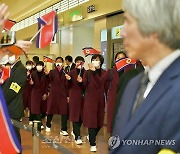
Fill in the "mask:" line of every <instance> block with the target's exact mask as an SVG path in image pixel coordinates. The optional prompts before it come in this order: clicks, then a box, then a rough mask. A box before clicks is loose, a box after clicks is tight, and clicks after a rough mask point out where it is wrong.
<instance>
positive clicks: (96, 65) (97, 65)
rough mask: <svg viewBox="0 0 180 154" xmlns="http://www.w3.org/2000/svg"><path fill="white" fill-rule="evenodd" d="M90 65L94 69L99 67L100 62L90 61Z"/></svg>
mask: <svg viewBox="0 0 180 154" xmlns="http://www.w3.org/2000/svg"><path fill="white" fill-rule="evenodd" d="M92 64H93V65H94V67H99V66H100V61H95V60H94V61H92Z"/></svg>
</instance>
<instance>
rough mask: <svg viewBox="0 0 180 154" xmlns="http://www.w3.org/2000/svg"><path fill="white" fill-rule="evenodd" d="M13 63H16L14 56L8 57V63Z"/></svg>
mask: <svg viewBox="0 0 180 154" xmlns="http://www.w3.org/2000/svg"><path fill="white" fill-rule="evenodd" d="M15 61H16V56H15V55H13V56H11V57H9V63H10V64H13V63H14V62H15Z"/></svg>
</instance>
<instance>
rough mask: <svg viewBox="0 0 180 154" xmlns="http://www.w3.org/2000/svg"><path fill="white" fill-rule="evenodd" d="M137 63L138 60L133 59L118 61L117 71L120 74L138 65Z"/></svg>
mask: <svg viewBox="0 0 180 154" xmlns="http://www.w3.org/2000/svg"><path fill="white" fill-rule="evenodd" d="M136 61H137V60H135V59H131V58H123V59H119V60H117V61H116V63H115V64H116V68H117V71H118V72H119V71H121V70H123V69H124V68H125V67H127V66H129V65H132V64H136Z"/></svg>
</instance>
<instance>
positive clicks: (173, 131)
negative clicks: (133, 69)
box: [109, 0, 180, 154]
mask: <svg viewBox="0 0 180 154" xmlns="http://www.w3.org/2000/svg"><path fill="white" fill-rule="evenodd" d="M123 4H124V8H125V13H124V16H125V23H124V28H123V32H122V36H123V37H124V42H123V43H124V46H125V49H126V51H127V53H128V56H129V57H130V58H136V59H141V60H142V61H143V62H144V63H145V64H146V65H147V66H148V69H146V71H145V72H144V73H140V74H139V75H137V76H136V77H135V78H133V79H132V80H131V81H130V82H129V83H128V85H127V87H126V88H125V91H124V93H123V96H122V99H121V105H120V107H119V109H118V112H117V115H116V117H115V126H114V129H113V133H112V135H113V137H112V138H111V140H110V142H109V145H110V153H111V154H119V153H120V154H121V153H122V154H134V153H138V154H144V153H145V154H154V153H160V154H168V153H172V154H173V153H178V152H180V112H179V109H180V95H179V91H180V68H179V66H180V50H179V48H180V28H179V24H180V10H179V6H180V1H179V0H173V1H169V0H158V1H155V0H124V3H123ZM147 16H148V17H147ZM159 17H161V19H160V20H158V19H159Z"/></svg>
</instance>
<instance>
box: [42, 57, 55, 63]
mask: <svg viewBox="0 0 180 154" xmlns="http://www.w3.org/2000/svg"><path fill="white" fill-rule="evenodd" d="M43 62H49V63H54V60H53V59H51V58H49V57H47V56H43Z"/></svg>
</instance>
